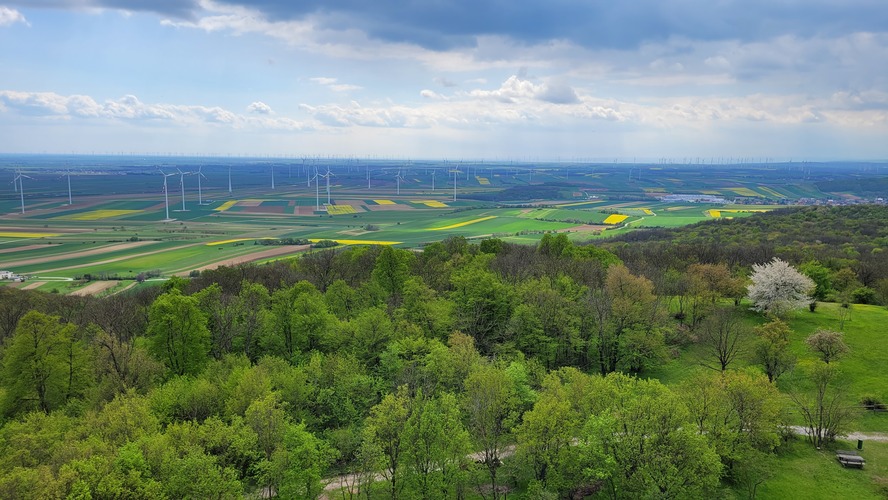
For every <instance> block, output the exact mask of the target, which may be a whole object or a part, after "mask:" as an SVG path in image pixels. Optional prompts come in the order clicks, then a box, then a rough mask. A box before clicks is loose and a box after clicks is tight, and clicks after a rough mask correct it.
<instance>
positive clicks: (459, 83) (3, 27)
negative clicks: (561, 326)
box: [0, 0, 888, 161]
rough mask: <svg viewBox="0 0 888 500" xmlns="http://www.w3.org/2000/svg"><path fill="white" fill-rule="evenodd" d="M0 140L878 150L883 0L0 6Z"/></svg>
mask: <svg viewBox="0 0 888 500" xmlns="http://www.w3.org/2000/svg"><path fill="white" fill-rule="evenodd" d="M0 153H64V154H70V153H82V154H91V153H102V154H105V153H122V154H168V153H173V154H188V155H258V156H264V155H268V156H294V157H300V156H331V157H333V156H335V157H385V158H417V159H419V158H428V159H460V158H466V159H468V158H472V159H475V158H483V159H530V160H555V161H558V160H561V161H573V160H590V159H592V160H594V159H599V160H603V159H613V160H621V161H632V160H633V159H645V160H646V161H647V160H650V161H655V160H658V159H670V160H674V161H685V160H686V159H691V158H693V159H699V158H704V159H716V160H718V159H724V158H748V159H770V160H783V161H785V160H825V159H847V160H882V159H888V2H886V1H885V0H631V1H630V0H625V1H617V0H547V1H537V0H510V1H506V0H446V1H441V0H375V1H372V2H371V1H366V0H300V1H298V2H297V1H290V0H0Z"/></svg>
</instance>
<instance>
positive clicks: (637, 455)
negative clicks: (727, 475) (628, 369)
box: [579, 374, 721, 498]
mask: <svg viewBox="0 0 888 500" xmlns="http://www.w3.org/2000/svg"><path fill="white" fill-rule="evenodd" d="M607 383H608V386H609V392H610V393H611V398H612V399H610V405H609V407H608V408H607V409H606V410H604V411H602V412H599V413H598V414H596V415H593V416H592V417H590V418H589V419H588V420H587V422H586V425H585V427H584V431H583V435H582V439H581V441H580V445H579V449H580V452H581V453H583V455H584V458H583V463H584V464H586V469H585V476H586V478H587V480H593V481H603V483H604V484H605V485H606V492H607V493H608V496H610V497H611V498H704V497H707V496H708V495H709V494H711V493H712V492H713V491H714V489H715V487H716V486H717V485H718V479H719V476H720V474H721V463H720V462H719V458H718V455H717V454H716V453H715V451H714V450H713V449H712V448H711V447H710V446H709V445H708V443H707V442H706V438H705V437H704V436H702V435H700V434H699V433H697V430H696V429H695V428H694V427H693V425H692V422H691V419H690V418H689V415H688V412H687V409H686V408H685V407H684V405H683V404H682V403H681V401H680V400H679V398H678V397H677V396H676V395H675V394H673V393H672V392H671V391H670V390H669V389H668V388H666V387H665V386H663V385H662V384H660V383H659V382H657V381H656V380H639V379H636V378H631V377H628V376H626V375H622V374H610V375H608V377H607Z"/></svg>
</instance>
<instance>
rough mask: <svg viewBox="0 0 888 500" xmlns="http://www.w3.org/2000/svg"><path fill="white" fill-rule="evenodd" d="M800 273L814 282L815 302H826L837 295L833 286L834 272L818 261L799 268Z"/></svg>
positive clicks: (813, 293) (813, 295)
mask: <svg viewBox="0 0 888 500" xmlns="http://www.w3.org/2000/svg"><path fill="white" fill-rule="evenodd" d="M799 271H801V272H802V274H804V275H805V276H807V277H809V278H811V280H812V281H813V282H814V291H813V292H812V293H811V297H812V298H813V299H814V300H821V301H822V300H826V299H827V297H829V296H830V295H832V294H833V293H835V290H834V289H833V285H832V272H831V271H830V270H829V268H827V267H826V266H824V265H823V264H821V263H820V262H818V261H816V260H812V261H809V262H806V263H804V264H802V265H801V266H799Z"/></svg>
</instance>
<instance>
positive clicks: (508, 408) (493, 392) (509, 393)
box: [463, 363, 516, 499]
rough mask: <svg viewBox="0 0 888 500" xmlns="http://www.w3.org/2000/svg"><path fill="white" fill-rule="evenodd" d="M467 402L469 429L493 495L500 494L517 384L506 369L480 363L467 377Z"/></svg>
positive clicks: (465, 394) (465, 393)
mask: <svg viewBox="0 0 888 500" xmlns="http://www.w3.org/2000/svg"><path fill="white" fill-rule="evenodd" d="M463 406H464V408H465V414H466V418H467V421H468V428H469V433H470V434H471V435H472V438H473V439H474V441H475V444H476V445H477V446H478V447H480V448H481V462H482V463H483V464H484V466H485V467H486V468H487V472H488V474H489V475H490V483H491V486H492V491H493V497H494V499H496V498H499V490H498V489H497V469H498V468H499V465H500V458H501V456H502V453H503V448H504V446H505V440H506V437H507V435H508V432H509V429H510V428H511V424H512V422H513V420H514V418H515V406H516V404H515V389H514V384H513V383H512V381H511V380H510V378H509V376H508V375H506V373H505V372H504V371H503V370H500V369H499V368H497V367H495V366H493V365H490V364H483V363H482V364H479V365H476V366H475V367H473V369H472V371H471V372H470V373H469V376H468V377H467V378H466V381H465V392H464V394H463Z"/></svg>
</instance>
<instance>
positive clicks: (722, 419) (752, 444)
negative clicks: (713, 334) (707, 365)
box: [679, 371, 783, 484]
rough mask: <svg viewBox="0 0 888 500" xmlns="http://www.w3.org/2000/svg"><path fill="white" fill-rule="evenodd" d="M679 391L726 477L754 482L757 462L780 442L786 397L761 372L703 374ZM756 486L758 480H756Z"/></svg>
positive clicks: (740, 482) (685, 384)
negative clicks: (716, 454) (719, 459)
mask: <svg viewBox="0 0 888 500" xmlns="http://www.w3.org/2000/svg"><path fill="white" fill-rule="evenodd" d="M679 393H680V395H681V397H682V399H683V400H684V403H685V405H686V406H687V408H688V410H689V412H690V415H691V419H692V420H693V421H694V423H695V427H696V429H697V431H698V432H699V434H700V435H702V436H705V437H706V439H707V440H708V441H709V443H710V445H711V446H712V447H713V449H715V451H716V452H717V453H718V455H719V457H721V461H722V464H723V465H724V466H725V469H726V475H727V477H728V479H729V480H730V481H732V482H734V483H736V484H744V483H748V482H749V481H753V479H754V474H753V473H754V472H755V467H753V463H754V462H757V461H759V460H763V459H764V457H765V456H766V455H767V454H769V453H771V452H772V451H773V450H774V449H775V448H776V447H777V445H778V444H779V442H780V436H779V434H778V429H779V427H780V425H781V424H782V423H783V422H782V415H781V410H780V408H781V403H782V401H781V400H782V397H781V395H780V393H779V392H778V391H777V388H776V387H775V386H774V385H773V384H772V383H771V382H769V381H768V380H767V378H766V377H765V376H764V375H762V374H755V373H748V372H742V371H727V372H723V373H718V374H714V373H699V374H697V375H696V376H695V377H693V378H691V379H689V380H688V381H687V382H685V383H684V384H682V386H681V387H680V389H679ZM753 482H754V481H753Z"/></svg>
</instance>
